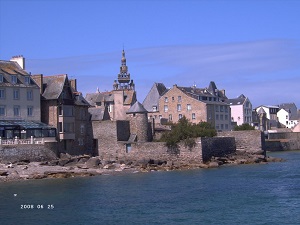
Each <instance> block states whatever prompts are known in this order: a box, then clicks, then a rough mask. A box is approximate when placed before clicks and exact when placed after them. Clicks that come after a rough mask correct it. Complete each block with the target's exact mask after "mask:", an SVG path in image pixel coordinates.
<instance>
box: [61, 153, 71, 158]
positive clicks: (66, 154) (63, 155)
mask: <svg viewBox="0 0 300 225" xmlns="http://www.w3.org/2000/svg"><path fill="white" fill-rule="evenodd" d="M59 158H60V159H71V158H72V156H71V155H70V154H68V153H60V155H59Z"/></svg>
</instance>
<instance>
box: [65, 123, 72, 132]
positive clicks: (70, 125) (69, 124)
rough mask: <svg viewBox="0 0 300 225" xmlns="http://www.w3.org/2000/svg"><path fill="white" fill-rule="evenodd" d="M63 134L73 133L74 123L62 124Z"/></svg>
mask: <svg viewBox="0 0 300 225" xmlns="http://www.w3.org/2000/svg"><path fill="white" fill-rule="evenodd" d="M64 132H66V133H73V132H74V123H64Z"/></svg>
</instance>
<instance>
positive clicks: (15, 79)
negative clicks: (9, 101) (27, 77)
mask: <svg viewBox="0 0 300 225" xmlns="http://www.w3.org/2000/svg"><path fill="white" fill-rule="evenodd" d="M11 83H13V84H16V83H17V76H16V75H12V76H11Z"/></svg>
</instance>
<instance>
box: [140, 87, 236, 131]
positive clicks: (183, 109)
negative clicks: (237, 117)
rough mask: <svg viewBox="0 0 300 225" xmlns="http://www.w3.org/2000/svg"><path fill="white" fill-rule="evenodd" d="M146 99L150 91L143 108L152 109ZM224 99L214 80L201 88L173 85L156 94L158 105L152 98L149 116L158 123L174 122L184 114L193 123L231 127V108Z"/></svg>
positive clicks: (221, 127) (223, 127)
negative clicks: (158, 94)
mask: <svg viewBox="0 0 300 225" xmlns="http://www.w3.org/2000/svg"><path fill="white" fill-rule="evenodd" d="M149 93H151V91H150V92H149ZM147 98H148V99H149V94H148V96H147V97H146V98H145V100H144V104H145V108H146V109H147V108H148V109H149V108H150V109H151V106H152V105H151V103H149V102H150V101H148V100H147ZM225 99H227V97H226V96H225V91H224V90H222V91H220V90H218V89H217V88H216V85H215V83H214V82H211V83H210V85H209V87H208V88H202V89H200V88H196V87H195V86H194V87H179V86H177V85H173V87H172V88H171V89H169V90H165V91H164V93H163V94H162V95H161V96H159V99H158V105H157V107H156V106H155V101H153V106H152V107H153V108H152V111H151V113H149V118H150V119H154V120H155V123H160V121H161V120H162V119H167V120H168V121H170V122H174V123H176V122H178V120H179V119H181V118H182V117H183V116H185V117H186V118H187V119H188V120H190V121H191V122H192V123H199V122H209V123H211V124H212V126H213V127H215V128H216V129H217V130H230V129H231V116H230V115H231V114H230V107H229V106H228V104H227V103H225V102H224V101H225Z"/></svg>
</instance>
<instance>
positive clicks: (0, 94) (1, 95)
mask: <svg viewBox="0 0 300 225" xmlns="http://www.w3.org/2000/svg"><path fill="white" fill-rule="evenodd" d="M4 98H5V90H4V89H0V99H4Z"/></svg>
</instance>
